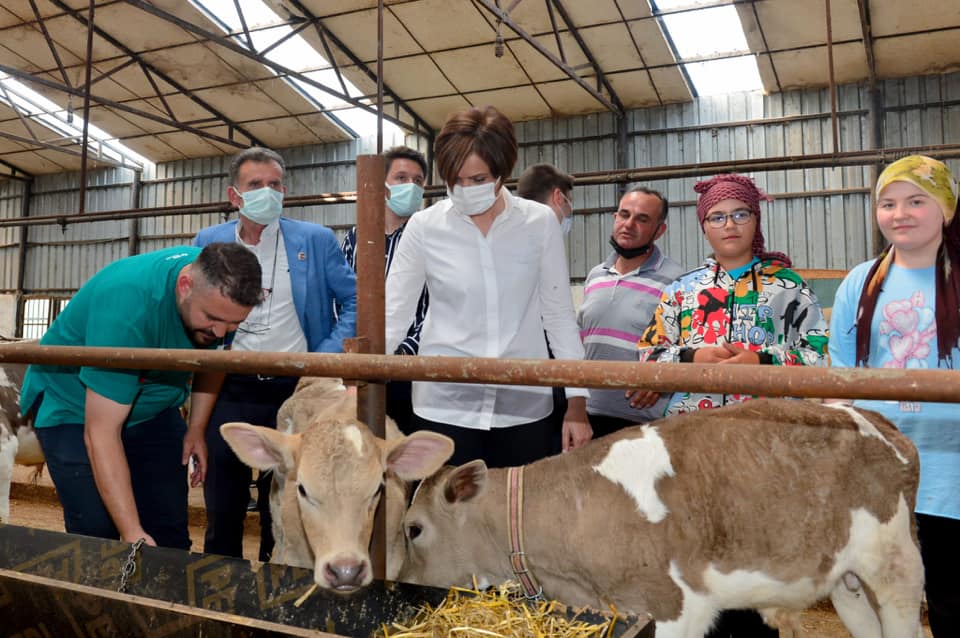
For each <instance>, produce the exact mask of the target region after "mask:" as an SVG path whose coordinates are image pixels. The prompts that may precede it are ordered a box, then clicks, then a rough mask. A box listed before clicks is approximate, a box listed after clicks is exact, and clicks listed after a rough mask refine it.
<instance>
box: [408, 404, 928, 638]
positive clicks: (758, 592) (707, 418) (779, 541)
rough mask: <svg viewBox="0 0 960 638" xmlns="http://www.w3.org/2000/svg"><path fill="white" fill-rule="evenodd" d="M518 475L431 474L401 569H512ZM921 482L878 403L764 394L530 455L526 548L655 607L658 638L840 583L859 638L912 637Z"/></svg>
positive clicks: (768, 612)
mask: <svg viewBox="0 0 960 638" xmlns="http://www.w3.org/2000/svg"><path fill="white" fill-rule="evenodd" d="M506 474H507V470H488V469H487V467H486V466H485V465H484V463H483V462H482V461H473V462H470V463H467V464H464V465H461V466H460V467H457V468H450V467H448V468H444V469H443V470H441V471H440V472H439V473H438V474H436V475H435V476H433V477H431V478H430V479H428V480H426V481H424V482H423V483H421V485H420V487H419V488H418V490H417V492H416V493H415V495H414V498H413V502H412V504H411V506H410V508H409V510H408V511H407V513H406V516H405V518H404V525H405V531H406V537H407V556H406V559H405V564H404V566H403V568H402V569H401V573H400V579H401V580H404V581H409V582H414V583H420V584H426V585H435V586H451V585H466V584H468V583H470V582H471V579H472V577H473V576H474V575H475V576H476V578H477V579H478V580H479V582H481V583H491V584H495V583H499V582H502V581H504V580H507V579H512V578H515V576H514V573H513V571H512V569H511V562H510V559H509V553H510V543H509V539H508V530H507V526H508V516H507V481H506ZM918 481H919V464H918V458H917V453H916V450H915V448H914V447H913V445H912V444H911V443H910V441H909V440H908V439H907V438H906V437H905V436H903V435H902V434H901V433H900V432H899V431H897V430H896V428H894V427H893V425H891V424H890V422H889V421H887V420H886V419H884V418H883V417H881V416H880V415H878V414H876V413H874V412H869V411H861V410H855V409H853V408H850V407H846V406H842V407H841V406H836V407H828V406H823V405H820V404H814V403H812V402H807V401H789V400H757V401H750V402H749V403H745V404H741V405H736V406H732V407H728V408H723V409H718V410H710V411H704V412H699V413H694V414H688V415H683V416H678V417H672V418H669V419H665V420H663V421H658V422H655V423H652V424H648V425H645V426H637V427H633V428H629V429H626V430H623V431H620V432H618V433H616V434H613V435H611V436H608V437H605V438H603V439H600V440H597V441H594V442H592V443H591V444H590V445H588V446H586V447H584V448H582V449H580V450H577V451H574V452H570V453H567V454H564V455H561V456H556V457H552V458H548V459H544V460H541V461H538V462H536V463H533V464H531V465H529V466H526V468H525V476H524V483H525V491H524V496H523V510H524V511H523V526H524V529H523V537H524V545H525V547H524V549H525V552H526V560H527V563H528V565H529V567H530V569H531V571H532V573H533V574H534V576H535V577H536V578H537V579H539V581H540V583H541V585H542V587H543V591H544V593H545V594H546V595H547V596H548V597H550V598H556V599H559V600H561V601H563V602H565V603H568V604H571V605H577V606H578V605H589V606H592V607H595V608H601V609H603V608H606V607H607V605H611V604H612V605H614V606H616V607H617V608H618V609H620V610H627V611H632V612H636V613H644V612H649V613H650V614H652V615H653V617H654V618H655V620H656V622H657V636H658V638H677V637H690V638H692V637H698V636H702V635H703V634H704V633H705V632H707V631H708V629H709V627H710V626H711V625H712V624H713V622H714V620H715V617H716V615H717V613H718V612H719V611H720V610H722V609H734V608H753V609H758V610H760V611H761V612H762V613H764V615H765V617H766V618H768V619H771V618H774V617H783V616H784V615H786V616H789V615H790V614H782V613H780V612H781V611H782V610H801V609H804V608H806V607H808V606H810V605H811V604H813V603H814V602H815V601H817V600H819V599H822V598H826V597H828V596H829V597H830V598H831V599H832V600H833V602H834V605H835V606H836V608H837V611H838V613H839V614H840V617H841V618H842V619H843V621H844V623H845V624H846V625H847V628H848V629H849V630H850V631H851V633H852V634H853V635H854V636H855V638H861V637H864V638H865V637H867V636H871V637H879V636H881V635H882V636H884V637H885V638H908V637H909V638H915V637H916V636H917V635H918V632H919V628H920V627H919V621H920V599H921V594H922V589H923V570H922V565H921V561H920V553H919V550H918V548H917V543H916V538H915V534H914V531H913V517H912V511H913V506H914V502H915V498H916V490H917V485H918ZM881 628H882V629H881Z"/></svg>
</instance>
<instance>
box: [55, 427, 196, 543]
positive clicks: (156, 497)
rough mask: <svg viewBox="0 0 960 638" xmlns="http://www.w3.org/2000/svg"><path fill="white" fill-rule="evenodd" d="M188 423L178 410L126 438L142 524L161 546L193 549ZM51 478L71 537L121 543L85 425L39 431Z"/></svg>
mask: <svg viewBox="0 0 960 638" xmlns="http://www.w3.org/2000/svg"><path fill="white" fill-rule="evenodd" d="M186 431H187V425H186V423H184V421H183V418H182V417H181V416H180V412H179V410H176V409H174V408H171V409H168V410H164V411H163V412H161V413H160V414H158V415H157V416H155V417H154V418H152V419H150V420H149V421H144V422H143V423H138V424H137V425H134V426H130V427H125V428H124V429H123V433H122V434H121V440H122V441H123V449H124V452H125V453H126V455H127V465H128V466H129V467H130V482H131V485H132V487H133V497H134V500H135V502H136V504H137V513H138V515H139V516H140V524H141V525H142V526H143V529H144V530H146V532H147V533H148V534H150V535H151V536H152V537H153V540H155V541H156V542H157V545H158V546H160V547H174V548H177V549H190V534H189V532H188V531H187V470H186V468H185V467H184V466H183V465H181V464H180V460H181V458H182V455H183V435H184V433H185V432H186ZM37 438H38V439H39V440H40V446H41V447H42V448H43V454H44V456H45V457H46V459H47V467H48V468H50V477H51V478H52V479H53V484H54V485H55V486H56V488H57V496H58V497H59V498H60V504H61V505H62V506H63V520H64V527H66V530H67V532H69V533H71V534H81V535H83V536H96V537H99V538H113V539H119V538H120V534H119V532H118V531H117V528H116V526H115V525H114V524H113V519H111V518H110V513H109V512H107V508H106V507H105V506H104V504H103V501H102V500H101V499H100V492H99V491H98V490H97V485H96V483H95V482H94V479H93V468H92V467H91V466H90V458H89V457H88V456H87V446H86V444H85V443H84V440H83V424H82V423H72V424H64V425H56V426H52V427H41V428H37Z"/></svg>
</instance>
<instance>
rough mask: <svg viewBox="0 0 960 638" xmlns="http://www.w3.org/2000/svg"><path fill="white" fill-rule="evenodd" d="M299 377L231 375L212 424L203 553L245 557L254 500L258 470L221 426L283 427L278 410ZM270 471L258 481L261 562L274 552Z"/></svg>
mask: <svg viewBox="0 0 960 638" xmlns="http://www.w3.org/2000/svg"><path fill="white" fill-rule="evenodd" d="M297 381H298V379H297V378H296V377H268V378H261V377H258V376H256V375H227V378H226V379H225V380H224V383H223V388H222V389H221V390H220V395H219V396H218V397H217V403H216V405H214V408H213V413H212V414H211V415H210V422H209V424H208V425H207V434H206V438H207V478H206V480H205V481H204V484H203V497H204V501H205V502H206V507H207V531H206V534H205V536H204V543H203V551H204V552H207V553H210V554H220V555H221V556H234V557H236V558H243V519H244V518H245V517H246V515H247V504H248V503H249V502H250V481H251V478H252V477H253V472H252V470H251V469H250V468H249V467H247V466H246V465H244V464H243V463H242V462H241V461H240V459H238V458H237V455H236V454H234V453H233V450H231V449H230V446H229V445H227V442H226V441H224V440H223V437H222V436H221V435H220V426H221V425H223V424H224V423H229V422H231V421H240V422H243V423H250V424H252V425H262V426H264V427H268V428H276V427H277V410H279V409H280V406H281V405H282V404H283V402H284V401H286V400H287V399H288V398H289V397H290V395H291V394H293V390H294V388H296V386H297ZM272 479H273V477H272V475H271V474H270V473H269V472H265V473H262V474H261V475H260V477H259V478H258V479H257V496H258V498H257V510H258V511H259V512H260V553H259V559H260V560H261V561H267V560H269V559H270V554H271V552H273V542H274V541H273V532H272V531H271V525H272V521H271V517H270V501H269V496H270V482H271V480H272Z"/></svg>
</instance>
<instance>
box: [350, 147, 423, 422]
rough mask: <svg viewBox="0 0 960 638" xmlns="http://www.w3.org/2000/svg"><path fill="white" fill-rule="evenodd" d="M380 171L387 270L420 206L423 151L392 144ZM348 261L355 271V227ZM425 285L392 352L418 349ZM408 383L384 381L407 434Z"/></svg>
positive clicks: (389, 409) (397, 419)
mask: <svg viewBox="0 0 960 638" xmlns="http://www.w3.org/2000/svg"><path fill="white" fill-rule="evenodd" d="M383 163H384V167H383V171H384V173H383V174H384V178H385V181H386V184H385V186H386V190H385V191H384V197H385V199H384V204H383V230H384V232H385V233H386V237H385V242H384V244H385V247H386V266H385V267H386V271H385V272H390V264H391V263H392V262H393V254H394V252H395V251H396V249H397V245H398V244H399V243H400V238H401V237H403V229H404V227H406V225H407V222H408V221H409V220H410V217H412V216H413V214H414V213H416V212H417V211H419V210H420V209H421V208H423V185H424V182H425V177H426V174H427V160H426V159H425V158H424V157H423V153H421V152H420V151H417V150H414V149H412V148H410V147H408V146H394V147H393V148H389V149H387V150H386V151H385V152H384V154H383ZM340 249H341V250H342V251H343V255H344V257H346V258H347V263H348V264H350V267H351V268H353V269H354V271H356V269H357V264H356V259H357V227H356V226H354V227H353V228H351V229H350V230H349V231H347V234H346V236H345V237H344V238H343V243H342V244H341V245H340ZM428 302H429V298H428V296H427V287H426V286H424V287H423V291H422V292H421V293H420V300H419V301H418V303H417V313H416V315H415V317H414V319H413V323H411V324H410V328H409V329H407V336H406V337H405V338H404V339H403V341H401V342H400V345H399V346H397V348H396V350H395V351H394V352H393V354H402V355H403V354H405V355H415V354H417V352H419V351H420V331H421V329H422V328H423V320H424V319H426V317H427V305H428ZM410 391H411V384H410V382H409V381H391V382H389V383H387V405H386V409H387V415H389V416H390V418H392V419H393V420H394V421H395V422H396V423H397V427H399V428H400V430H401V431H402V432H406V433H409V432H410V429H409V427H408V426H409V423H410V417H411V415H412V414H413V406H412V404H411V397H410Z"/></svg>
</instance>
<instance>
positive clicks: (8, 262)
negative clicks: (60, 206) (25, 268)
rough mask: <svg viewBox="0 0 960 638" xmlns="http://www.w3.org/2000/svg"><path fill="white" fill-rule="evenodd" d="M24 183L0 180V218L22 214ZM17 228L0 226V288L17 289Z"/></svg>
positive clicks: (18, 267)
mask: <svg viewBox="0 0 960 638" xmlns="http://www.w3.org/2000/svg"><path fill="white" fill-rule="evenodd" d="M25 187H26V185H25V184H24V183H23V182H21V181H18V180H13V179H8V180H4V181H0V219H10V218H13V217H20V216H21V215H22V214H23V193H24V189H25ZM20 232H21V229H19V228H11V227H5V228H0V268H2V269H3V270H2V271H0V289H2V290H5V291H11V290H16V289H17V273H18V272H19V270H20V264H19V256H20Z"/></svg>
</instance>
